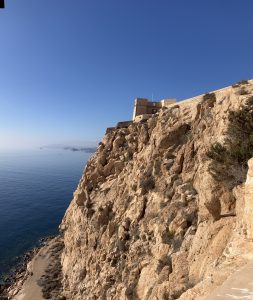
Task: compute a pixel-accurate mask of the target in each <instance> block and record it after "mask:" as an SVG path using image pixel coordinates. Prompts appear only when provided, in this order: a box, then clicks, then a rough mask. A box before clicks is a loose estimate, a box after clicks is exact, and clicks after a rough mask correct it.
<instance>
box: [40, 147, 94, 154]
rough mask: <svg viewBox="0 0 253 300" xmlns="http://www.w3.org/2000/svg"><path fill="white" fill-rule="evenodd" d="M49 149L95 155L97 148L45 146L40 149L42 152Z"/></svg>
mask: <svg viewBox="0 0 253 300" xmlns="http://www.w3.org/2000/svg"><path fill="white" fill-rule="evenodd" d="M48 148H53V149H63V150H70V151H73V152H76V151H82V152H85V153H94V152H95V151H96V149H97V148H96V147H73V146H53V147H52V146H44V147H40V149H41V150H43V149H48Z"/></svg>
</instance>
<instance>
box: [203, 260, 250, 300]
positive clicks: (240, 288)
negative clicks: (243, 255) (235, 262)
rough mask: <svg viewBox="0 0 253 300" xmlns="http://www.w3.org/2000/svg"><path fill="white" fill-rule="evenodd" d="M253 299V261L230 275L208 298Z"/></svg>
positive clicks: (224, 299)
mask: <svg viewBox="0 0 253 300" xmlns="http://www.w3.org/2000/svg"><path fill="white" fill-rule="evenodd" d="M233 299H236V300H237V299H243V300H251V299H252V300H253V262H250V263H248V264H247V265H246V266H244V267H243V268H242V269H240V270H238V271H237V272H235V273H234V274H233V275H232V276H230V277H229V278H228V279H227V280H226V281H225V282H224V283H223V285H221V286H220V287H219V288H217V289H216V290H214V292H213V293H212V294H211V295H209V296H208V297H207V298H206V300H233Z"/></svg>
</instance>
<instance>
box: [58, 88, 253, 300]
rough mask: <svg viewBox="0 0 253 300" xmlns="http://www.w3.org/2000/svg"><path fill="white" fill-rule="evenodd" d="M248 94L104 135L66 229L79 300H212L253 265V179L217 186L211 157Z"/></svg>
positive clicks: (229, 94)
mask: <svg viewBox="0 0 253 300" xmlns="http://www.w3.org/2000/svg"><path fill="white" fill-rule="evenodd" d="M245 88H246V89H247V93H245V94H243V95H242V94H241V93H240V89H241V87H240V86H239V87H229V88H227V89H223V90H221V91H217V92H215V94H216V97H215V99H214V100H208V99H206V100H205V99H203V97H200V98H196V99H193V100H192V101H190V102H189V101H186V102H181V103H177V104H175V105H173V106H171V107H170V108H168V109H162V110H161V111H160V112H159V114H157V115H155V116H154V117H152V118H150V119H149V120H148V121H147V122H145V123H138V124H131V125H130V126H129V127H128V128H120V129H115V130H113V131H111V132H109V133H108V134H107V135H106V136H105V137H104V139H103V141H102V142H101V143H100V145H99V147H98V149H97V151H96V153H95V155H94V156H93V157H92V158H91V159H90V161H89V162H88V164H87V166H86V168H85V171H84V174H83V176H82V178H81V180H80V183H79V185H78V188H77V190H76V192H75V194H74V199H73V200H72V202H71V204H70V207H69V208H68V210H67V212H66V214H65V217H64V219H63V221H62V224H61V230H62V231H63V233H64V244H65V248H64V252H63V256H62V265H63V272H64V274H63V278H64V280H63V284H64V290H65V293H66V296H67V297H68V298H69V299H75V300H79V299H80V300H81V299H185V300H186V299H187V300H190V299H194V300H197V299H204V296H205V295H206V294H207V293H208V291H209V290H211V289H212V288H213V287H214V286H215V285H217V284H219V283H220V282H222V280H224V279H225V277H226V276H227V275H228V274H229V273H230V272H232V271H233V270H234V269H236V268H238V266H239V265H241V264H243V263H245V262H246V261H247V259H249V258H250V256H249V255H248V252H250V251H248V252H247V250H245V249H248V248H249V249H250V246H251V244H250V241H249V238H250V237H251V235H252V233H250V232H251V231H250V230H248V231H247V228H248V227H250V226H252V225H251V223H250V224H249V221H248V217H247V214H248V215H249V214H251V212H252V210H251V209H252V208H251V204H250V201H251V199H248V198H247V199H248V200H247V199H246V200H245V198H244V193H245V189H246V188H247V189H251V188H252V182H251V181H250V179H248V183H249V182H250V183H249V184H248V185H247V184H246V185H245V186H244V185H241V186H237V187H234V186H233V184H232V183H231V184H230V185H229V184H225V183H223V182H220V181H217V180H215V179H214V177H213V176H212V175H211V174H210V172H209V164H210V161H209V160H208V159H207V156H206V153H207V151H208V150H209V149H210V147H211V145H212V144H214V143H215V142H217V141H218V142H220V143H223V142H224V139H225V137H226V132H227V127H228V123H229V120H228V113H229V111H231V110H238V109H240V107H241V105H243V104H244V103H245V101H246V99H247V98H248V97H249V96H250V95H252V94H251V93H252V90H253V84H252V83H251V82H250V83H249V84H247V85H246V87H245ZM250 172H251V173H250V174H249V176H251V177H250V178H252V172H253V170H252V169H251V171H250ZM252 191H253V188H252ZM246 202H247V203H248V204H247V205H246V206H245V203H246ZM247 247H248V248H247ZM242 249H243V251H242Z"/></svg>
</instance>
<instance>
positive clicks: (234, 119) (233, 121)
mask: <svg viewBox="0 0 253 300" xmlns="http://www.w3.org/2000/svg"><path fill="white" fill-rule="evenodd" d="M228 120H229V126H228V130H227V139H226V140H225V143H224V145H221V144H220V143H215V144H213V145H212V146H211V148H210V150H209V151H208V152H207V157H208V159H210V160H211V163H210V166H209V171H210V173H211V174H212V175H213V176H214V178H215V179H216V180H219V181H227V180H231V179H234V183H235V184H238V183H240V182H243V181H244V180H245V176H246V172H247V162H248V160H249V159H250V158H251V157H253V96H251V97H250V98H248V99H247V101H246V103H245V105H244V106H243V107H242V108H241V109H239V110H238V111H230V112H229V116H228Z"/></svg>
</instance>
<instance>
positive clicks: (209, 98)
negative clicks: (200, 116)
mask: <svg viewBox="0 0 253 300" xmlns="http://www.w3.org/2000/svg"><path fill="white" fill-rule="evenodd" d="M203 101H204V102H208V106H209V107H213V106H214V103H215V102H216V95H215V93H207V94H205V95H204V96H203Z"/></svg>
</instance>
